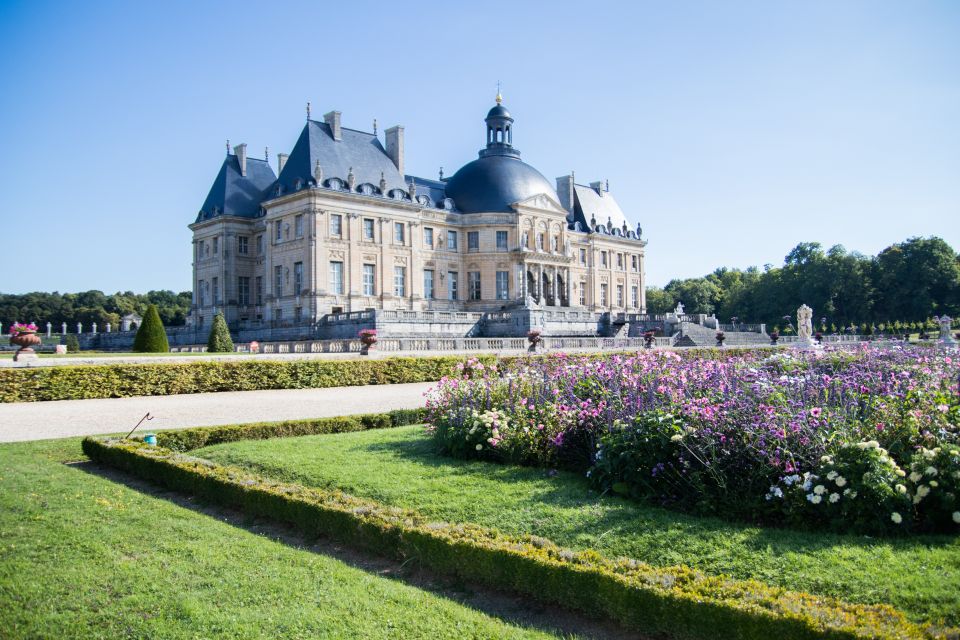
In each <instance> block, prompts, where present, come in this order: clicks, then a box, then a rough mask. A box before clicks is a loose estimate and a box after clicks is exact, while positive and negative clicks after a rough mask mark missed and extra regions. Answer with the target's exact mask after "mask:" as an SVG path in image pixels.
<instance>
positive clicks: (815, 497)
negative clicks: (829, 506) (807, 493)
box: [810, 495, 823, 504]
mask: <svg viewBox="0 0 960 640" xmlns="http://www.w3.org/2000/svg"><path fill="white" fill-rule="evenodd" d="M821 500H823V497H822V496H817V495H815V496H813V497H812V498H810V502H812V503H813V504H820V501H821Z"/></svg>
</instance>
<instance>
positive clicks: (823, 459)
mask: <svg viewBox="0 0 960 640" xmlns="http://www.w3.org/2000/svg"><path fill="white" fill-rule="evenodd" d="M820 462H822V463H823V464H830V463H831V462H833V458H831V457H830V456H821V457H820Z"/></svg>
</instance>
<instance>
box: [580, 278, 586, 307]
mask: <svg viewBox="0 0 960 640" xmlns="http://www.w3.org/2000/svg"><path fill="white" fill-rule="evenodd" d="M580 306H581V307H585V306H587V283H586V282H581V283H580Z"/></svg>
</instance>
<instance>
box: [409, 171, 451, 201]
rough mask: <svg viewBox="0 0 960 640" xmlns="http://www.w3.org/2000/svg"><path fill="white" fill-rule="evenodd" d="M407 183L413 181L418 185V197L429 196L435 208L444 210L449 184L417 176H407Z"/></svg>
mask: <svg viewBox="0 0 960 640" xmlns="http://www.w3.org/2000/svg"><path fill="white" fill-rule="evenodd" d="M405 179H406V181H407V182H409V181H410V180H413V183H414V184H415V185H417V197H418V198H419V197H420V196H427V197H428V198H430V204H431V205H433V206H434V207H438V208H442V206H443V199H444V198H446V197H447V183H446V182H442V181H440V180H430V179H428V178H419V177H417V176H411V175H407V176H405Z"/></svg>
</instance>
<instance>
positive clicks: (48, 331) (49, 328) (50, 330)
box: [0, 322, 53, 338]
mask: <svg viewBox="0 0 960 640" xmlns="http://www.w3.org/2000/svg"><path fill="white" fill-rule="evenodd" d="M0 333H2V332H0ZM52 333H53V325H52V324H50V323H49V322H48V323H47V337H48V338H49V337H50V336H51V334H52Z"/></svg>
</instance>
